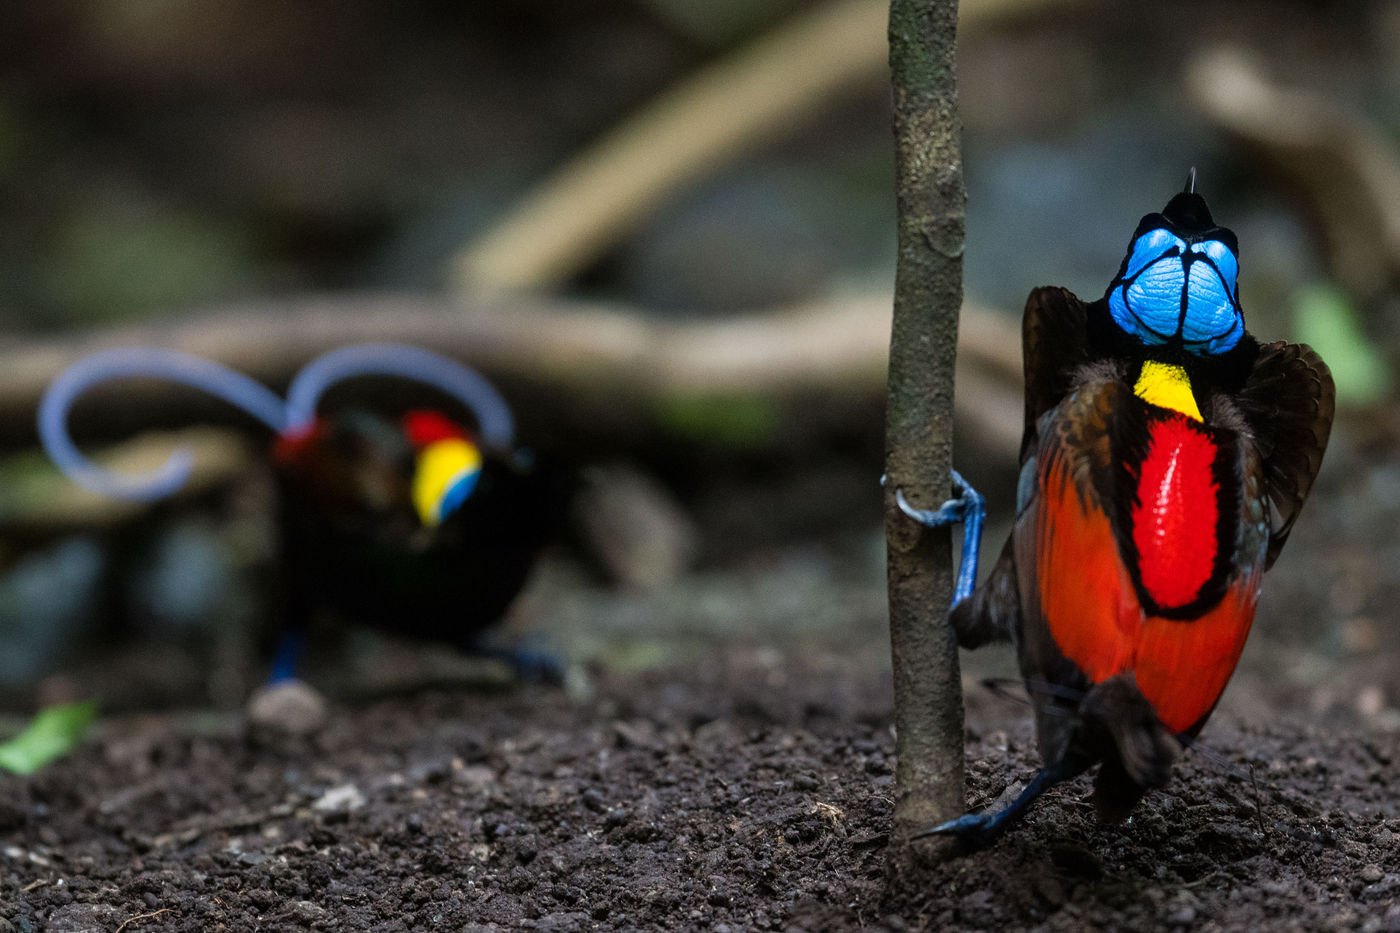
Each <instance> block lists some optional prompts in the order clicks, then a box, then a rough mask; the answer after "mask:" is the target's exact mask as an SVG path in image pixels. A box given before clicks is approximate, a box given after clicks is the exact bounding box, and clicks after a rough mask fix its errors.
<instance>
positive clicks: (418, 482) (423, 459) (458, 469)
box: [413, 438, 481, 525]
mask: <svg viewBox="0 0 1400 933" xmlns="http://www.w3.org/2000/svg"><path fill="white" fill-rule="evenodd" d="M480 469H481V452H480V451H479V450H477V449H476V445H475V444H472V443H471V442H469V441H465V440H462V439H460V438H449V439H448V440H443V441H434V442H433V443H431V444H429V445H428V446H427V447H425V448H424V449H423V450H422V451H421V452H420V453H419V454H418V469H417V471H416V472H415V474H414V476H413V506H414V508H416V509H417V510H418V517H419V518H420V519H422V521H423V524H424V525H437V524H439V523H441V521H442V500H443V496H445V495H447V492H448V490H450V489H451V488H452V487H453V485H454V484H455V483H456V482H457V480H459V479H461V478H462V477H464V476H466V475H468V474H470V473H475V472H476V471H477V470H480Z"/></svg>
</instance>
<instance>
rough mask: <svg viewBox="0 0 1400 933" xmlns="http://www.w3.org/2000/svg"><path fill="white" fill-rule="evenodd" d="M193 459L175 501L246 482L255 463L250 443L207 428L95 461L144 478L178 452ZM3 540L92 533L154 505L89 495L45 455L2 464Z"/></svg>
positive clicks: (116, 449) (162, 435) (151, 439)
mask: <svg viewBox="0 0 1400 933" xmlns="http://www.w3.org/2000/svg"><path fill="white" fill-rule="evenodd" d="M177 447H179V448H184V449H185V450H188V451H190V453H192V454H193V455H194V461H193V463H192V468H191V471H190V478H189V481H188V482H186V483H185V485H184V486H183V487H182V488H181V489H180V490H179V491H178V493H177V494H176V498H177V499H187V498H197V497H199V496H201V495H203V494H205V493H207V492H209V491H211V490H213V489H217V488H219V487H221V486H225V485H227V484H228V483H230V482H232V481H234V480H236V479H238V478H239V477H240V476H246V475H247V473H248V470H249V469H250V467H251V466H252V463H253V459H254V457H253V450H252V447H251V445H249V444H248V442H247V439H246V438H244V437H243V436H241V435H240V434H237V433H235V432H232V431H227V430H218V429H215V428H208V427H195V428H186V429H184V430H181V431H170V432H150V433H146V434H143V435H141V436H140V437H136V438H132V439H131V440H128V441H124V442H122V443H121V444H117V445H115V446H113V447H111V448H110V449H108V450H105V451H103V452H102V453H100V454H98V455H97V456H96V457H94V458H93V459H94V460H95V461H96V462H97V463H99V464H101V465H102V466H103V467H105V468H106V469H108V470H112V471H114V472H117V473H143V472H146V471H147V470H153V469H155V468H156V467H159V466H160V465H161V464H162V463H164V462H165V459H166V458H167V457H168V456H170V452H171V451H172V450H174V449H175V448H177ZM0 475H3V477H4V480H5V483H4V488H3V490H0V534H4V535H7V536H8V535H15V536H19V537H23V536H26V535H34V536H38V537H47V536H50V535H57V534H64V533H71V532H77V531H82V530H91V529H93V528H103V527H109V526H113V525H117V524H120V523H122V522H124V521H126V520H128V519H131V518H134V517H136V516H138V515H143V514H145V513H146V512H147V511H148V510H149V509H150V505H149V504H148V503H144V502H130V501H127V500H124V499H114V498H112V497H110V496H104V495H100V494H98V493H95V492H89V491H88V490H86V489H84V488H82V487H81V486H79V485H77V484H76V483H74V482H73V481H72V480H70V479H68V478H67V477H66V476H64V475H62V474H61V473H59V471H58V468H57V467H55V466H54V465H53V464H52V463H50V462H48V460H47V458H43V457H42V456H41V455H32V454H25V455H22V456H21V457H12V458H10V459H9V460H0Z"/></svg>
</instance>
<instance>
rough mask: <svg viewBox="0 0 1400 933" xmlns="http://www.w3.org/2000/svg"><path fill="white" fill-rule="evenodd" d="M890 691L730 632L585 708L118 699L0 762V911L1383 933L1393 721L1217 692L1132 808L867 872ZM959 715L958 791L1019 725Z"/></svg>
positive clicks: (76, 916) (1397, 874) (544, 701)
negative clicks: (303, 712) (321, 711)
mask: <svg viewBox="0 0 1400 933" xmlns="http://www.w3.org/2000/svg"><path fill="white" fill-rule="evenodd" d="M1262 689H1264V690H1265V692H1267V687H1265V688H1262ZM887 690H888V687H887V679H886V678H885V677H884V676H883V674H882V673H881V672H880V671H878V670H877V669H873V670H871V671H869V672H858V676H856V677H855V678H853V677H852V676H851V671H849V670H847V669H844V668H843V666H842V664H841V662H840V661H839V660H837V658H836V656H828V657H826V658H824V659H819V660H818V661H816V662H813V661H811V660H810V659H809V660H804V659H803V658H802V657H801V656H797V655H793V656H783V655H781V654H780V653H777V652H774V651H772V650H768V649H759V650H751V649H731V650H728V651H726V652H723V653H720V654H717V655H716V656H715V657H713V658H711V659H710V663H708V664H706V665H703V666H702V667H698V668H697V667H694V666H692V667H689V668H687V669H685V670H675V669H669V670H660V671H651V672H648V673H642V674H631V675H615V676H607V675H605V676H603V677H602V678H601V682H600V683H599V684H598V687H597V690H596V691H595V692H594V693H593V695H592V697H591V698H590V699H588V700H586V701H582V702H580V701H577V700H571V699H569V697H568V695H567V694H566V693H564V692H562V691H550V690H545V689H521V690H516V691H505V692H500V691H495V692H486V691H462V690H459V691H454V692H429V693H420V694H417V695H414V696H411V697H396V698H387V699H382V700H379V701H376V702H372V703H369V704H367V705H362V706H347V705H340V706H338V707H337V708H336V711H335V713H334V714H333V718H332V721H331V723H330V725H329V727H328V728H327V729H326V730H325V731H324V732H323V733H321V734H319V735H318V736H316V737H315V738H314V739H312V740H309V741H306V742H304V743H303V744H299V745H298V744H295V743H291V744H288V743H279V744H276V745H268V744H266V743H259V742H257V741H256V740H255V739H254V738H252V737H251V736H249V735H248V734H246V733H245V731H244V730H242V729H241V728H240V727H239V726H238V725H237V723H236V721H235V720H232V719H229V720H224V721H215V722H214V724H213V725H212V726H211V725H210V724H209V723H203V724H199V723H193V722H188V721H176V720H173V719H171V718H169V717H163V716H161V717H153V716H145V717H126V718H122V719H119V720H116V721H113V722H110V723H109V724H108V725H107V727H106V728H105V730H104V732H103V734H102V735H101V736H100V737H99V739H98V740H97V741H94V742H90V743H87V744H86V745H85V746H84V747H83V748H82V749H81V750H80V751H79V752H78V753H77V754H74V755H73V756H71V757H69V758H68V759H66V760H64V761H62V762H60V763H58V764H56V765H54V766H52V767H51V768H50V769H49V770H48V771H46V772H44V773H43V774H42V775H40V776H37V777H32V778H15V777H8V778H4V779H3V780H0V904H3V905H4V906H3V909H0V913H2V914H3V917H4V919H3V920H0V931H3V933H12V931H18V933H30V931H38V930H48V931H53V933H60V931H87V930H109V931H110V930H117V929H122V928H123V927H122V924H124V923H125V924H126V926H125V927H124V929H125V930H126V931H136V930H208V931H215V930H228V931H243V930H303V929H307V930H384V931H395V930H403V931H417V930H458V929H469V930H476V929H481V930H489V929H538V930H589V929H597V930H653V929H696V930H731V931H738V930H764V929H774V930H787V929H799V930H831V929H862V928H868V929H875V930H903V929H906V928H916V929H941V930H1004V929H1046V930H1077V929H1085V928H1105V929H1199V930H1215V929H1226V930H1258V929H1299V930H1319V929H1348V930H1350V929H1362V930H1400V854H1397V851H1398V850H1397V845H1396V833H1397V832H1400V821H1397V819H1396V812H1395V805H1394V796H1395V795H1394V788H1393V786H1392V775H1393V773H1394V761H1395V759H1396V758H1397V756H1400V742H1397V739H1396V737H1395V735H1394V733H1389V732H1377V731H1375V730H1371V731H1367V730H1366V728H1365V727H1364V724H1362V723H1361V722H1360V721H1359V719H1358V717H1355V716H1354V715H1351V714H1348V713H1345V712H1335V711H1334V713H1332V714H1329V715H1328V716H1327V717H1325V718H1324V719H1323V720H1322V721H1321V723H1319V721H1317V720H1314V721H1313V722H1311V723H1310V724H1309V723H1305V722H1302V721H1299V720H1297V719H1294V718H1290V717H1276V718H1275V719H1274V721H1272V722H1270V723H1266V724H1265V723H1258V724H1254V725H1251V726H1247V727H1245V726H1240V725H1239V724H1238V723H1237V722H1236V721H1235V720H1234V717H1233V716H1230V715H1222V716H1221V717H1220V719H1219V720H1218V721H1217V722H1216V723H1213V724H1212V728H1211V729H1210V730H1209V739H1210V742H1211V744H1212V751H1211V752H1209V753H1208V754H1206V755H1201V754H1193V755H1192V756H1190V757H1188V759H1187V760H1186V761H1185V762H1184V764H1183V765H1182V766H1180V767H1179V768H1178V772H1177V774H1176V777H1175V779H1174V781H1173V783H1172V784H1171V785H1170V786H1169V787H1168V788H1167V789H1166V790H1165V791H1163V792H1160V793H1156V794H1153V795H1151V796H1149V798H1148V799H1147V800H1146V801H1145V803H1144V805H1143V806H1141V807H1140V808H1139V810H1138V811H1137V813H1136V815H1135V816H1134V817H1133V818H1132V820H1131V822H1130V823H1129V824H1127V825H1124V826H1120V827H1107V828H1106V827H1101V826H1097V825H1096V824H1095V822H1094V819H1093V816H1092V812H1091V810H1090V808H1089V807H1088V806H1087V805H1086V803H1085V802H1084V800H1083V797H1084V793H1085V790H1086V785H1085V784H1084V783H1082V782H1081V783H1078V784H1074V785H1070V786H1069V787H1067V788H1066V789H1064V790H1060V791H1056V792H1052V793H1051V794H1050V796H1049V798H1048V799H1047V800H1046V801H1045V802H1044V803H1043V804H1042V805H1041V806H1040V807H1038V808H1037V809H1036V810H1035V811H1034V812H1033V814H1032V816H1031V817H1030V818H1029V819H1028V820H1027V822H1026V823H1025V825H1024V826H1022V827H1021V828H1020V829H1019V830H1018V831H1016V832H1015V833H1013V834H1012V835H1011V836H1009V837H1008V838H1007V839H1005V840H1004V841H1003V842H1001V843H1000V844H998V845H997V846H995V847H993V848H992V849H990V850H987V851H983V852H978V853H975V854H972V855H969V856H966V857H963V858H959V859H956V860H954V861H951V862H949V863H947V864H945V865H941V866H937V867H934V868H933V869H931V871H930V874H929V875H928V877H927V879H926V881H925V882H924V883H923V884H921V885H919V886H918V887H916V888H914V887H910V888H905V889H901V890H895V891H892V892H891V891H886V890H885V884H884V877H885V876H884V863H885V856H886V846H887V844H888V837H887V828H888V820H889V816H890V807H891V800H890V793H891V780H892V777H891V773H892V749H893V743H892V738H891V735H890V729H889V722H890V719H891V709H890V698H889V696H888V694H887ZM969 713H970V717H969V734H970V737H971V741H970V745H969V752H970V760H971V762H972V764H971V767H970V770H969V795H970V800H971V802H972V803H973V804H974V805H975V804H979V803H984V802H988V801H993V800H995V799H996V798H997V797H998V796H999V795H1001V794H1002V792H1003V791H1004V790H1006V789H1007V784H1008V782H1012V781H1014V780H1017V779H1019V778H1022V777H1024V776H1025V775H1027V774H1029V773H1030V770H1031V768H1032V767H1033V749H1032V742H1031V740H1030V733H1029V729H1028V727H1027V725H1026V716H1025V713H1024V710H1023V709H1022V708H1021V707H1020V706H1018V705H1016V704H1013V703H1009V702H1008V701H1006V700H1005V699H1003V698H1000V697H997V696H993V695H990V694H987V693H986V692H985V691H979V690H973V691H972V693H971V694H970V710H969ZM1246 770H1252V773H1253V779H1251V778H1250V777H1249V776H1248V775H1247V774H1245V773H1244V772H1245V771H1246ZM1012 789H1014V787H1013V788H1012Z"/></svg>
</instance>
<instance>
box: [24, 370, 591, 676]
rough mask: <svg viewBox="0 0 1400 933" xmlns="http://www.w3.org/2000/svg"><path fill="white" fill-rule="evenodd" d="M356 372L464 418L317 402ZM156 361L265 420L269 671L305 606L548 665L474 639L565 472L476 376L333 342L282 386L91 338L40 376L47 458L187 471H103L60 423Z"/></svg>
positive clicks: (525, 561) (504, 602)
mask: <svg viewBox="0 0 1400 933" xmlns="http://www.w3.org/2000/svg"><path fill="white" fill-rule="evenodd" d="M365 375H390V376H399V377H402V378H407V379H412V380H415V381H418V382H423V383H426V384H428V385H431V386H433V387H435V388H436V389H438V390H440V391H442V392H445V393H446V394H448V395H450V396H452V397H454V398H455V399H456V400H457V402H459V403H460V404H461V405H462V406H464V407H465V408H467V410H469V411H470V412H471V413H472V415H473V418H474V420H475V421H476V429H475V430H469V429H468V428H467V427H465V426H463V425H462V424H460V423H458V422H456V421H454V420H452V419H451V418H449V417H448V416H447V415H445V414H443V413H441V412H438V411H411V412H408V413H407V414H405V415H403V416H402V417H400V418H397V419H389V418H385V417H382V416H379V415H375V414H370V413H368V412H363V411H355V410H350V411H346V412H341V413H337V414H335V415H331V416H326V415H318V414H317V413H316V409H317V406H318V403H319V401H320V398H321V396H322V395H323V394H324V392H325V391H326V389H327V388H329V387H330V386H331V385H333V384H335V383H337V382H340V381H342V380H345V379H349V378H353V377H358V376H365ZM136 376H145V377H160V378H167V379H171V380H174V381H177V382H181V383H184V384H186V385H190V386H194V387H196V388H201V389H203V390H205V391H208V392H210V393H212V394H214V395H217V396H219V397H220V398H223V399H225V400H227V401H229V402H231V403H232V404H234V405H237V406H238V407H240V408H242V409H244V410H245V411H247V412H249V413H250V414H252V415H254V416H255V417H257V418H259V419H260V420H262V421H263V422H265V423H266V424H267V425H268V426H269V427H271V428H272V429H273V430H274V431H275V432H277V441H276V443H275V445H274V447H273V452H272V463H273V467H274V470H275V473H276V476H277V481H278V487H279V493H280V495H279V511H280V516H279V518H280V521H279V528H280V535H281V548H280V553H279V562H278V563H279V568H278V570H279V574H278V575H279V580H280V589H281V591H282V594H283V596H284V602H285V607H284V612H283V614H282V616H281V622H282V630H283V631H282V637H281V639H280V642H279V645H278V648H277V654H276V658H275V660H274V662H273V677H272V679H273V681H274V682H275V681H280V680H286V679H291V678H293V677H295V674H296V670H297V666H298V662H299V660H300V655H301V653H302V646H303V644H304V638H305V630H306V627H307V625H308V623H309V621H310V620H311V618H312V617H313V615H314V614H315V613H316V612H317V611H319V610H323V609H324V610H330V611H331V612H333V613H334V614H335V615H337V616H339V617H340V618H343V619H345V620H349V621H355V622H360V623H364V624H368V625H371V626H374V627H378V628H382V629H386V630H389V631H392V632H395V633H397V634H401V635H405V636H408V637H412V638H420V639H432V640H439V641H445V642H449V643H451V644H453V645H454V646H456V647H458V648H460V649H462V650H465V651H468V652H471V653H473V654H478V655H487V656H492V657H499V658H501V659H503V660H505V661H507V662H508V663H510V664H511V665H512V666H513V667H514V668H515V669H516V671H517V673H518V674H520V675H521V676H523V677H526V678H529V679H547V680H557V679H558V678H559V677H560V674H561V666H560V664H559V662H558V661H557V660H555V659H554V658H552V657H550V656H548V655H544V654H540V653H536V652H530V651H524V650H519V649H514V648H508V647H498V646H495V645H493V644H491V643H490V642H489V641H486V640H483V634H484V633H485V632H486V631H487V629H488V628H489V627H490V626H491V625H492V624H493V623H495V622H497V621H498V620H499V619H500V618H501V616H502V615H503V614H504V612H505V611H506V608H507V607H508V606H509V605H510V603H511V601H512V600H513V599H514V598H515V596H516V595H517V594H518V593H519V592H520V590H521V588H522V587H523V586H524V585H525V582H526V580H527V579H528V576H529V573H530V570H531V568H532V567H533V565H534V562H535V559H536V557H537V556H538V554H539V552H540V551H541V550H542V548H543V547H544V545H545V544H546V542H547V541H548V539H549V537H550V536H551V533H552V531H553V530H554V526H555V523H556V519H557V517H558V516H559V515H561V514H562V513H563V498H564V493H565V490H564V486H563V484H562V482H561V481H560V480H559V479H558V478H557V476H556V475H555V474H553V473H551V472H549V471H543V470H539V469H537V468H536V467H535V466H534V464H533V461H532V458H531V457H530V456H529V455H528V453H526V452H523V451H520V450H517V449H516V447H515V445H514V421H513V418H512V416H511V413H510V409H509V407H508V406H507V405H506V403H505V401H504V399H502V398H501V397H500V395H499V394H498V393H497V392H496V390H495V389H494V388H493V387H492V386H491V385H490V384H489V383H488V382H486V380H484V379H483V378H481V377H480V376H479V375H477V374H476V373H475V372H473V371H471V370H469V369H467V368H466V367H463V366H461V365H460V364H457V363H455V362H453V361H451V360H447V359H444V358H442V357H439V356H436V355H434V354H432V353H429V352H427V351H424V350H420V349H417V348H414V347H405V346H397V345H388V344H363V345H357V346H351V347H344V348H341V349H339V350H336V351H332V352H331V353H328V354H325V355H324V356H321V357H318V358H317V359H316V360H314V361H312V362H311V363H310V364H308V365H307V366H306V367H305V368H303V369H302V371H301V372H300V373H299V374H298V375H297V377H296V378H295V379H294V380H293V382H292V384H291V386H290V388H289V390H288V396H287V400H286V401H285V402H284V401H283V400H282V399H280V398H279V397H277V395H276V394H275V393H273V392H271V391H270V390H268V389H267V388H265V387H264V386H262V385H261V384H259V383H257V382H255V381H253V380H251V379H248V378H247V377H245V376H242V375H241V374H239V373H236V372H233V371H231V370H228V369H226V368H224V367H222V366H219V365H218V364H215V363H212V362H209V361H208V360H203V359H200V358H198V357H193V356H188V355H186V354H180V353H175V352H173V351H167V350H159V349H149V348H131V349H121V350H113V351H107V352H105V353H99V354H95V355H93V356H91V357H87V358H85V359H84V360H81V361H79V362H78V363H76V364H74V365H73V366H72V367H70V368H69V369H68V370H66V371H65V372H64V373H63V374H61V375H60V376H59V378H58V379H56V380H55V381H54V383H53V384H52V385H51V386H50V388H49V390H48V392H47V393H46V395H45V398H44V400H43V403H42V404H41V406H40V416H39V418H40V434H41V437H42V439H43V441H44V444H45V446H46V448H47V449H48V450H49V452H50V455H51V456H52V457H53V459H54V460H55V462H56V463H58V464H59V465H60V467H62V468H63V469H64V470H65V472H67V473H68V474H69V475H70V476H72V477H73V478H74V479H75V480H76V481H78V482H79V483H81V484H82V485H84V486H87V487H88V488H90V489H94V490H95V491H98V492H103V493H107V494H110V495H115V496H120V497H123V498H129V499H138V500H154V499H159V498H162V497H164V496H166V495H169V494H170V493H171V492H173V491H174V490H176V489H178V488H179V487H180V486H181V485H182V484H183V483H184V481H185V478H186V476H187V474H188V471H189V463H188V457H187V455H184V454H183V452H177V454H176V455H174V456H172V458H171V459H170V461H169V462H167V463H166V465H165V466H164V467H162V468H161V469H160V470H157V471H155V472H154V473H152V474H148V475H145V476H137V477H132V476H114V475H112V474H109V473H107V472H105V471H103V470H101V469H100V468H98V467H96V466H95V465H93V464H92V463H90V462H88V461H87V460H85V459H84V458H83V457H82V455H81V454H80V453H79V452H78V451H77V449H76V447H75V446H74V445H73V443H72V440H71V439H70V438H69V437H68V434H67V424H66V422H67V412H68V409H69V408H70V407H71V405H72V403H73V402H74V401H75V400H76V399H77V397H78V396H79V395H81V394H82V393H83V392H84V391H86V390H87V389H88V388H90V387H91V386H93V385H95V384H97V383H100V382H105V381H107V380H109V379H115V378H123V377H136Z"/></svg>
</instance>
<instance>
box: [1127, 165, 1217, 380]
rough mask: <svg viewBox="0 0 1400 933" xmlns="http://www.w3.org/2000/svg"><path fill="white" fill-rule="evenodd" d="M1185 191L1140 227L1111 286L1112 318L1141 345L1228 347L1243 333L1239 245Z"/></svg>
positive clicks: (1203, 352) (1190, 184) (1200, 352)
mask: <svg viewBox="0 0 1400 933" xmlns="http://www.w3.org/2000/svg"><path fill="white" fill-rule="evenodd" d="M1195 180H1196V177H1195V170H1194V169H1192V172H1191V176H1190V178H1188V179H1187V187H1186V190H1185V191H1183V192H1181V193H1180V194H1178V195H1176V196H1175V197H1174V198H1172V199H1171V201H1170V202H1169V203H1168V204H1167V206H1166V207H1165V208H1163V210H1162V211H1161V213H1158V214H1148V215H1147V216H1146V217H1144V218H1143V219H1142V221H1141V222H1140V223H1139V224H1138V228H1137V232H1136V233H1134V234H1133V241H1132V244H1131V245H1130V246H1129V247H1128V255H1127V257H1126V258H1125V259H1124V260H1123V266H1122V268H1120V269H1119V270H1118V276H1117V277H1116V278H1115V279H1114V280H1113V282H1112V284H1110V285H1109V286H1108V295H1107V296H1106V297H1107V299H1108V310H1109V314H1110V315H1112V317H1113V321H1114V323H1115V324H1117V325H1118V326H1119V327H1120V328H1122V329H1123V330H1124V331H1125V332H1126V333H1128V334H1129V335H1131V336H1132V337H1134V338H1136V339H1137V340H1138V342H1140V343H1142V344H1143V345H1144V346H1149V347H1155V346H1168V345H1172V346H1178V347H1180V348H1182V349H1183V350H1185V351H1186V352H1188V353H1191V354H1194V355H1195V356H1213V355H1215V354H1219V353H1226V352H1229V351H1230V350H1231V349H1232V348H1233V347H1234V346H1235V344H1237V343H1239V341H1240V338H1241V337H1242V336H1244V314H1243V312H1241V310H1240V293H1239V286H1238V284H1237V283H1236V279H1237V278H1238V276H1239V271H1240V262H1239V248H1238V246H1237V241H1236V239H1235V234H1234V233H1232V232H1231V231H1230V230H1227V229H1226V228H1224V227H1219V226H1216V224H1215V221H1214V219H1212V218H1211V216H1210V208H1208V207H1207V206H1206V202H1205V199H1204V198H1202V197H1201V196H1200V195H1199V194H1196V192H1195Z"/></svg>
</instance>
